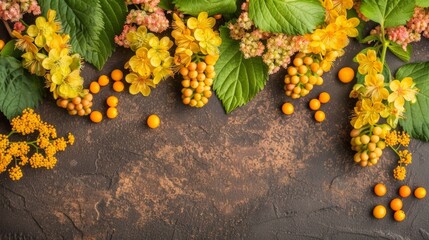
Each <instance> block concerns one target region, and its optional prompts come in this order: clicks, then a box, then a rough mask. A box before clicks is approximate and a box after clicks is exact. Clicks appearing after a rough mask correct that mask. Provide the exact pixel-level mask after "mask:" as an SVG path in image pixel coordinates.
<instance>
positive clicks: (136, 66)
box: [128, 47, 152, 78]
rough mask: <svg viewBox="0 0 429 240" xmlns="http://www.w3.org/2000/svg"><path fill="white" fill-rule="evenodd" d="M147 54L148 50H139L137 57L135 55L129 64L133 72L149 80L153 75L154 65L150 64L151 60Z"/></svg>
mask: <svg viewBox="0 0 429 240" xmlns="http://www.w3.org/2000/svg"><path fill="white" fill-rule="evenodd" d="M147 54H148V50H147V48H144V47H142V48H139V49H138V50H137V51H136V55H134V56H133V57H132V58H131V59H130V61H129V62H128V64H129V66H130V67H131V70H132V71H133V72H137V73H138V74H140V75H141V76H143V77H146V78H148V77H149V76H150V74H151V73H152V65H151V64H150V59H149V58H148V56H147Z"/></svg>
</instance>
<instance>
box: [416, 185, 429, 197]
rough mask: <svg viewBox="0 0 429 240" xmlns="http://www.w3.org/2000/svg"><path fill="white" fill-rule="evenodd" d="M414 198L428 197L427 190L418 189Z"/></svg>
mask: <svg viewBox="0 0 429 240" xmlns="http://www.w3.org/2000/svg"><path fill="white" fill-rule="evenodd" d="M414 196H415V197H416V198H418V199H422V198H424V197H426V189H424V188H423V187H418V188H416V190H414Z"/></svg>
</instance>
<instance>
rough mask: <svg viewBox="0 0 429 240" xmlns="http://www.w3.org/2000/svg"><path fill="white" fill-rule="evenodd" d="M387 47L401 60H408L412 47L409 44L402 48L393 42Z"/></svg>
mask: <svg viewBox="0 0 429 240" xmlns="http://www.w3.org/2000/svg"><path fill="white" fill-rule="evenodd" d="M388 48H389V50H390V51H391V52H392V53H393V54H395V56H397V57H398V58H399V59H401V60H402V61H404V62H409V61H410V59H411V52H412V49H413V48H412V47H411V45H410V44H408V45H407V50H404V49H403V48H402V46H401V45H399V44H397V43H395V42H390V43H389V46H388Z"/></svg>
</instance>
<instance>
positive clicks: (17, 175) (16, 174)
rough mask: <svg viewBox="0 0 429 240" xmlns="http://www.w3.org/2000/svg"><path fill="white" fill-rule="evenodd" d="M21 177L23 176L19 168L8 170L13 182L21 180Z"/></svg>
mask: <svg viewBox="0 0 429 240" xmlns="http://www.w3.org/2000/svg"><path fill="white" fill-rule="evenodd" d="M22 175H23V174H22V170H21V167H19V166H14V167H11V168H9V177H10V179H12V180H13V181H18V180H19V179H21V178H22Z"/></svg>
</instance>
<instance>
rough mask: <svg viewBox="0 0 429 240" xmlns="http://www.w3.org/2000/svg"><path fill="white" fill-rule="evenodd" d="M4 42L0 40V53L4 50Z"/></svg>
mask: <svg viewBox="0 0 429 240" xmlns="http://www.w3.org/2000/svg"><path fill="white" fill-rule="evenodd" d="M4 44H5V43H4V41H3V40H1V39H0V51H1V50H2V49H3V48H4Z"/></svg>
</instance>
